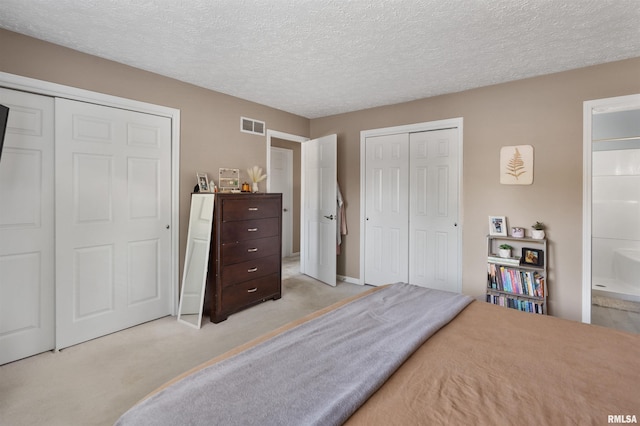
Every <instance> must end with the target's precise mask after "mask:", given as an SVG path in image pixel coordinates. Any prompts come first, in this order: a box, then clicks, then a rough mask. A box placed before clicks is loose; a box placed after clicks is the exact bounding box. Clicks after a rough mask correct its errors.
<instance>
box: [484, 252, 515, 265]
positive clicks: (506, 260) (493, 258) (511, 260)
mask: <svg viewBox="0 0 640 426" xmlns="http://www.w3.org/2000/svg"><path fill="white" fill-rule="evenodd" d="M487 260H488V261H489V262H494V263H501V264H503V265H520V256H516V257H500V256H498V255H495V254H490V255H489V256H487Z"/></svg>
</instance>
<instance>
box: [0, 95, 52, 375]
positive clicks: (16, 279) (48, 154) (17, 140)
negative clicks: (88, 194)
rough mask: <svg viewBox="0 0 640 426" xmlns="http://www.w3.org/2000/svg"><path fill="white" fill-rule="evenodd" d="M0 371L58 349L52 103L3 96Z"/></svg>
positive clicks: (0, 99) (45, 99)
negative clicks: (0, 366) (1, 367)
mask: <svg viewBox="0 0 640 426" xmlns="http://www.w3.org/2000/svg"><path fill="white" fill-rule="evenodd" d="M0 103H1V104H3V105H6V106H8V107H9V109H10V110H9V120H8V124H7V133H6V137H5V143H4V148H3V152H2V157H1V159H0V364H5V363H7V362H11V361H15V360H17V359H20V358H24V357H27V356H31V355H35V354H37V353H40V352H44V351H47V350H51V349H53V348H54V209H53V205H54V187H53V161H54V160H53V158H54V128H53V124H54V122H53V119H54V114H53V108H54V105H53V98H49V97H46V96H40V95H34V94H30V93H24V92H19V91H14V90H7V89H0Z"/></svg>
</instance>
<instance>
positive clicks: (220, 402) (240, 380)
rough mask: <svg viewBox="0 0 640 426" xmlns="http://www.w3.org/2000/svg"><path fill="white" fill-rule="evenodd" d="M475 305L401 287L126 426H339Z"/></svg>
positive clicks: (201, 379)
mask: <svg viewBox="0 0 640 426" xmlns="http://www.w3.org/2000/svg"><path fill="white" fill-rule="evenodd" d="M471 301H472V299H471V298H470V297H468V296H463V295H460V294H455V293H448V292H442V291H438V290H431V289H426V288H422V287H417V286H414V285H409V284H403V283H398V284H392V285H389V286H387V287H385V288H383V289H380V290H379V291H376V292H373V293H370V294H368V295H366V296H364V297H362V298H359V299H356V300H354V301H352V302H349V303H348V304H346V305H344V306H341V307H339V308H338V309H336V310H334V311H330V312H328V313H326V314H324V315H322V316H319V317H317V318H315V319H313V320H311V321H308V322H305V323H303V324H301V325H299V326H297V327H295V328H292V329H290V330H287V331H285V332H284V333H282V334H279V335H277V336H275V337H273V338H271V339H269V340H267V341H265V342H263V343H261V344H259V345H257V346H254V347H252V348H250V349H248V350H246V351H244V352H241V353H239V354H237V355H235V356H233V357H230V358H227V359H224V360H223V361H221V362H219V363H217V364H214V365H212V366H210V367H207V368H205V369H203V370H200V371H198V372H196V373H194V374H192V375H189V376H187V377H186V378H184V379H182V380H180V381H178V382H177V383H174V384H172V385H171V386H169V387H167V388H165V389H163V390H162V391H160V392H159V393H157V394H154V395H153V396H151V397H150V398H148V399H146V400H144V401H142V402H141V403H139V404H138V405H136V406H135V407H133V408H132V409H130V410H129V411H128V412H126V413H125V414H124V415H123V416H122V417H121V418H120V419H119V420H118V422H117V423H116V425H118V426H124V425H145V426H146V425H176V424H189V425H211V424H224V425H287V424H291V425H294V424H295V425H303V424H304V425H313V424H317V425H337V424H342V423H343V422H344V421H346V419H348V418H349V416H351V415H352V414H353V413H354V412H355V411H356V410H357V409H358V407H359V406H360V405H362V403H364V401H366V400H367V398H369V397H370V396H371V395H372V394H373V393H374V392H375V391H376V390H377V389H378V388H379V387H380V386H381V385H382V384H383V383H384V382H385V380H387V378H388V377H389V376H390V375H391V374H393V372H394V371H395V370H396V369H397V368H398V367H399V366H400V365H401V364H402V363H403V362H404V361H405V360H406V359H407V358H408V357H409V356H410V355H411V354H412V353H413V352H414V351H415V350H416V349H417V348H418V347H419V346H420V345H421V344H422V343H424V342H425V341H426V340H427V339H428V338H429V337H430V336H431V335H432V334H434V333H435V332H436V331H438V330H439V329H440V328H441V327H442V326H444V325H445V324H447V323H448V322H449V321H451V320H452V319H453V318H454V317H455V316H456V315H457V314H458V313H459V312H460V311H462V310H463V309H464V308H465V307H466V306H467V305H468V304H469V303H470V302H471Z"/></svg>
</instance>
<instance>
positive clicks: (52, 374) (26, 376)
mask: <svg viewBox="0 0 640 426" xmlns="http://www.w3.org/2000/svg"><path fill="white" fill-rule="evenodd" d="M296 262H297V259H295V258H294V259H288V260H287V262H286V263H285V264H283V295H282V299H280V300H277V301H268V302H265V303H262V304H260V305H257V306H255V307H253V308H250V309H247V310H245V311H242V312H239V313H237V314H234V315H231V316H229V319H227V320H226V321H224V322H222V323H220V324H213V323H211V322H209V319H208V318H205V321H204V322H203V327H202V328H201V329H200V330H197V329H194V328H191V327H189V326H187V325H184V324H180V323H178V322H177V321H176V318H175V317H165V318H161V319H159V320H156V321H152V322H149V323H146V324H142V325H139V326H137V327H133V328H130V329H127V330H123V331H120V332H118V333H114V334H111V335H108V336H104V337H101V338H99V339H95V340H92V341H89V342H85V343H82V344H80V345H76V346H73V347H70V348H67V349H64V350H63V351H60V352H58V353H53V352H46V353H43V354H40V355H36V356H33V357H30V358H26V359H23V360H20V361H16V362H13V363H10V364H6V365H3V366H0V425H10V426H19V425H47V426H56V425H61V426H62V425H64V426H75V425H78V426H80V425H81V426H88V425H112V424H113V423H114V422H115V421H116V420H117V418H118V417H119V416H120V415H121V414H122V413H123V412H124V411H126V410H127V409H128V408H129V407H131V406H132V405H133V404H135V403H136V402H137V401H138V400H139V399H141V398H143V397H144V396H145V395H146V394H148V393H149V392H151V391H152V390H153V389H155V388H156V387H158V386H160V385H162V384H163V383H165V382H166V381H168V380H170V379H171V378H173V377H175V376H177V375H178V374H180V373H182V372H184V371H186V370H188V369H190V368H191V367H194V366H196V365H198V364H200V363H202V362H204V361H206V360H208V359H210V358H212V357H214V356H216V355H219V354H222V353H224V352H226V351H228V350H229V349H232V348H234V347H235V346H238V345H240V344H242V343H245V342H247V341H249V340H251V339H253V338H255V337H258V336H260V335H262V334H264V333H266V332H268V331H270V330H273V329H275V328H277V327H279V326H281V325H284V324H286V323H288V322H290V321H292V320H294V319H296V318H299V317H301V316H304V315H307V314H309V313H311V312H314V311H316V310H318V309H320V308H323V307H325V306H328V305H330V304H332V303H335V302H337V301H339V300H341V299H343V298H345V297H349V296H351V295H353V294H357V293H360V292H363V291H365V290H367V289H368V288H370V287H367V286H360V285H355V284H348V283H340V284H338V286H337V287H330V286H328V285H326V284H322V283H320V282H318V281H315V280H313V279H312V278H309V277H307V276H304V275H300V274H298V273H297V264H296Z"/></svg>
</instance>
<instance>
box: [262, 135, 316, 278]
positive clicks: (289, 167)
mask: <svg viewBox="0 0 640 426" xmlns="http://www.w3.org/2000/svg"><path fill="white" fill-rule="evenodd" d="M307 140H308V139H307V138H304V137H301V136H295V135H289V134H286V133H281V132H276V131H272V130H268V131H267V157H268V158H267V191H269V192H281V193H282V194H283V195H282V208H283V212H282V258H283V259H282V274H283V278H284V277H285V276H290V275H295V274H299V273H300V230H301V226H300V218H301V216H302V215H301V188H300V183H301V181H302V160H301V159H302V143H303V142H306V141H307Z"/></svg>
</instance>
